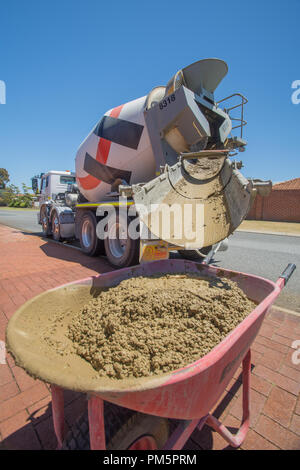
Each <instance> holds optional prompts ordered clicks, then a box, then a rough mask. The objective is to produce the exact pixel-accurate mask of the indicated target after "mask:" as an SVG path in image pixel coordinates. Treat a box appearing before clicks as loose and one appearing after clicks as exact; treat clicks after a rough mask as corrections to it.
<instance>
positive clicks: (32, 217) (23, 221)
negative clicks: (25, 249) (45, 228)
mask: <svg viewBox="0 0 300 470" xmlns="http://www.w3.org/2000/svg"><path fill="white" fill-rule="evenodd" d="M37 214H38V211H37V210H30V209H26V210H21V209H12V210H9V209H1V207H0V224H3V225H8V226H9V227H13V228H19V229H20V230H26V231H27V232H33V233H42V228H41V225H39V224H38V223H37Z"/></svg>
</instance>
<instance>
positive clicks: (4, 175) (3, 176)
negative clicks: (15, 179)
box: [0, 168, 9, 189]
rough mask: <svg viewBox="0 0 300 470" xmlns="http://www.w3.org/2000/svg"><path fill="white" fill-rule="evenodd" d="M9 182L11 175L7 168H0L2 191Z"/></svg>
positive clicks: (0, 187) (0, 186)
mask: <svg viewBox="0 0 300 470" xmlns="http://www.w3.org/2000/svg"><path fill="white" fill-rule="evenodd" d="M8 182H9V174H8V171H7V170H6V169H5V168H0V189H4V188H5V186H6V183H8Z"/></svg>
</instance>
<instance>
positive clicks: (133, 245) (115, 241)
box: [104, 213, 140, 268]
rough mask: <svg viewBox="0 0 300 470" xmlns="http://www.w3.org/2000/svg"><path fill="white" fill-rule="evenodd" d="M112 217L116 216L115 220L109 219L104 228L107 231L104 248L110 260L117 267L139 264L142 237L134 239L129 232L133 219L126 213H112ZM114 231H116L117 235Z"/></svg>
mask: <svg viewBox="0 0 300 470" xmlns="http://www.w3.org/2000/svg"><path fill="white" fill-rule="evenodd" d="M111 217H115V220H114V221H113V222H111V221H110V220H109V221H108V224H107V225H106V227H105V229H104V230H105V232H107V233H106V237H105V239H104V249H105V254H106V256H107V260H108V262H109V263H110V264H111V265H112V266H114V267H117V268H125V267H127V266H133V265H135V264H138V262H139V253H140V238H139V237H138V238H137V239H136V240H134V239H132V238H130V236H129V234H128V227H129V224H130V222H131V221H132V220H133V219H132V218H130V217H128V216H127V214H124V213H118V214H116V215H115V214H112V216H111ZM114 233H116V235H117V236H116V237H115V236H114ZM120 234H123V236H125V238H121V237H120Z"/></svg>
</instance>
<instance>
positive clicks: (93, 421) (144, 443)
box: [51, 349, 251, 450]
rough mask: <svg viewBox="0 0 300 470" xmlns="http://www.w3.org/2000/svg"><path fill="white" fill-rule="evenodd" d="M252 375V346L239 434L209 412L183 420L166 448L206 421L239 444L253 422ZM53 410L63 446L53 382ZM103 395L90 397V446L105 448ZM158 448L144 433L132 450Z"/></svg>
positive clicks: (59, 396) (59, 397)
mask: <svg viewBox="0 0 300 470" xmlns="http://www.w3.org/2000/svg"><path fill="white" fill-rule="evenodd" d="M250 375H251V352H250V349H249V351H248V353H247V354H246V356H245V358H244V359H243V374H242V377H243V419H242V425H241V427H240V429H239V430H238V432H237V434H236V435H233V434H232V433H231V432H230V431H229V430H228V429H227V428H226V426H224V425H223V424H222V423H220V421H218V420H217V418H215V417H214V416H213V415H211V414H207V415H206V416H204V417H203V418H201V419H200V420H199V419H193V420H190V421H189V420H184V421H182V423H180V424H179V425H178V426H177V427H176V429H175V430H174V431H173V433H172V435H171V436H170V437H169V439H168V441H167V443H166V444H165V446H164V448H163V450H180V449H182V448H183V446H184V445H185V443H186V442H187V440H188V439H189V437H190V436H191V434H192V433H193V431H194V429H195V428H196V427H198V429H199V430H201V429H202V428H203V426H204V425H205V424H207V425H209V426H210V427H211V428H213V429H214V430H215V431H216V432H218V433H219V434H220V435H221V436H222V437H223V438H224V439H225V440H226V441H227V442H228V443H229V444H230V445H231V446H232V447H239V446H240V445H241V444H242V442H243V441H244V439H245V437H246V434H247V432H248V429H249V424H250ZM51 393H52V411H53V422H54V430H55V434H56V437H57V442H58V449H60V448H61V446H62V442H63V433H64V401H63V390H62V389H61V388H59V387H56V386H53V385H52V386H51ZM103 409H104V407H103V400H102V398H100V397H98V396H95V395H92V396H91V397H90V398H89V401H88V416H89V432H90V448H91V450H105V449H106V445H105V427H104V426H105V424H104V413H103ZM155 449H157V446H156V443H155V440H154V439H153V437H152V436H148V435H146V436H141V437H140V438H139V439H137V440H136V441H135V442H134V443H133V444H132V446H130V448H129V450H155Z"/></svg>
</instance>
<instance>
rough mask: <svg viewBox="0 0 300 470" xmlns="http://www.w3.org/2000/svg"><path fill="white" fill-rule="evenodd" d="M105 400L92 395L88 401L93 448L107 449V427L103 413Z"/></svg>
mask: <svg viewBox="0 0 300 470" xmlns="http://www.w3.org/2000/svg"><path fill="white" fill-rule="evenodd" d="M103 408H104V407H103V400H102V399H101V398H99V397H95V396H93V395H92V396H91V397H90V398H89V402H88V413H89V430H90V448H91V450H105V449H106V445H105V428H104V414H103Z"/></svg>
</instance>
